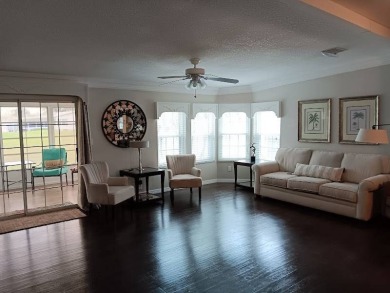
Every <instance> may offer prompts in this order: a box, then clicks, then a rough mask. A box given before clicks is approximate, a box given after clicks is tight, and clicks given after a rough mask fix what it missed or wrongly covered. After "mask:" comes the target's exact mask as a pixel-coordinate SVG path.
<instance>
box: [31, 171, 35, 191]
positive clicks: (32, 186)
mask: <svg viewBox="0 0 390 293" xmlns="http://www.w3.org/2000/svg"><path fill="white" fill-rule="evenodd" d="M31 189H32V192H34V191H35V182H34V176H33V175H32V174H31Z"/></svg>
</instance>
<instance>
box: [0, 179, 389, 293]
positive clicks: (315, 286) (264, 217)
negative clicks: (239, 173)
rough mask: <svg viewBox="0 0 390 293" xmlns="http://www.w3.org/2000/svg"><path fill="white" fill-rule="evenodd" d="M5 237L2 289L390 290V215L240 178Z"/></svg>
mask: <svg viewBox="0 0 390 293" xmlns="http://www.w3.org/2000/svg"><path fill="white" fill-rule="evenodd" d="M202 191H203V192H202V202H201V204H199V202H198V196H197V190H194V193H193V197H192V200H191V199H190V195H189V191H188V190H179V191H177V192H176V191H175V205H174V206H172V205H171V204H170V201H169V193H166V194H165V197H166V201H165V205H164V206H163V205H162V204H161V203H160V202H155V203H151V204H149V205H142V206H136V207H133V206H132V205H131V204H129V203H126V204H125V205H122V206H119V207H117V208H116V210H115V219H113V217H112V214H111V210H108V213H106V211H105V210H104V209H103V210H99V211H94V212H93V213H92V214H91V215H90V216H89V217H87V218H83V219H79V220H72V221H68V222H63V223H58V224H53V225H48V226H44V227H37V228H33V229H29V230H24V231H18V232H14V233H9V234H4V235H0V265H1V267H0V292H20V291H21V292H225V293H226V292H390V277H389V276H390V222H389V220H387V219H384V218H380V217H379V218H375V219H374V220H372V221H370V222H362V221H358V220H354V219H350V218H346V217H341V216H337V215H333V214H329V213H325V212H321V211H316V210H312V209H308V208H304V207H299V206H295V205H291V204H287V203H283V202H280V201H275V200H271V199H254V198H253V195H252V193H251V192H249V191H245V190H242V189H237V190H234V187H233V184H211V185H206V186H204V187H203V190H202Z"/></svg>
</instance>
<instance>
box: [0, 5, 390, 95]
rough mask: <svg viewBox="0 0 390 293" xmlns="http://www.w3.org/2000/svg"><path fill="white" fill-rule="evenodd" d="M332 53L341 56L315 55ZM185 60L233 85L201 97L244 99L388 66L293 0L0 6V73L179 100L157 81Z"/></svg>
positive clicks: (379, 53)
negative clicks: (253, 93)
mask: <svg viewBox="0 0 390 293" xmlns="http://www.w3.org/2000/svg"><path fill="white" fill-rule="evenodd" d="M336 46H337V47H344V48H347V49H348V51H345V52H342V53H340V54H339V56H338V57H336V58H329V57H324V56H322V55H321V54H320V51H321V50H324V49H328V48H332V47H336ZM191 57H199V58H201V63H200V65H199V66H200V67H203V68H205V69H206V73H209V74H213V75H217V76H222V77H227V78H236V79H239V80H240V82H239V83H238V84H237V85H230V84H224V83H219V82H213V81H208V87H207V88H206V90H205V93H233V92H247V91H255V90H259V89H264V88H270V87H274V86H278V85H282V84H288V83H292V82H297V81H302V80H308V79H313V78H317V77H322V76H327V75H332V74H337V73H341V72H347V71H353V70H358V69H363V68H369V67H373V66H378V65H383V64H390V39H388V38H384V37H381V36H378V35H375V34H373V33H371V32H368V31H366V30H364V29H361V28H359V27H357V26H354V25H352V24H350V23H348V22H346V21H343V20H341V19H338V18H336V17H335V16H332V15H329V14H327V13H325V12H323V11H320V10H317V9H315V8H313V7H311V6H309V5H306V4H304V3H302V2H300V1H297V0H279V1H277V0H261V1H259V0H245V1H243V0H241V1H239V0H237V1H233V0H213V1H206V0H186V1H185V0H166V1H161V0H160V1H159V0H153V1H151V0H143V1H142V0H139V1H134V0H122V1H119V0H118V1H109V0H83V1H80V0H62V1H60V0H58V1H53V0H41V1H34V0H19V1H0V75H15V76H29V75H32V76H43V77H51V78H67V79H68V78H69V79H72V80H76V81H81V82H86V83H89V84H90V85H91V86H97V87H99V86H105V87H121V88H132V89H138V90H154V91H173V92H180V91H182V90H183V89H184V81H180V82H176V83H172V84H166V85H163V86H160V84H162V83H163V82H164V81H163V80H161V79H158V78H157V76H162V75H181V74H183V73H184V70H185V69H186V68H188V67H191V64H190V63H189V61H188V60H189V59H190V58H191ZM10 72H12V73H10ZM37 74H39V75H37Z"/></svg>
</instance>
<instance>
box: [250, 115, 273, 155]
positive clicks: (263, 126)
mask: <svg viewBox="0 0 390 293" xmlns="http://www.w3.org/2000/svg"><path fill="white" fill-rule="evenodd" d="M252 129H253V132H252V142H254V143H255V148H256V158H257V159H260V160H265V161H272V160H274V159H275V155H276V151H277V150H278V149H279V147H280V118H278V117H276V115H275V113H274V112H272V111H261V112H256V113H255V114H254V116H253V128H252Z"/></svg>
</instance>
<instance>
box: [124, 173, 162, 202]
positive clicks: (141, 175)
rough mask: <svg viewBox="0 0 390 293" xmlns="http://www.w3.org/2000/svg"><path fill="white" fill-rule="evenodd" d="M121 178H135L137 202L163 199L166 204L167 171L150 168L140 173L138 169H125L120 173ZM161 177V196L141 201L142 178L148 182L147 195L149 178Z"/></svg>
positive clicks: (147, 184)
mask: <svg viewBox="0 0 390 293" xmlns="http://www.w3.org/2000/svg"><path fill="white" fill-rule="evenodd" d="M119 175H120V176H127V177H131V178H134V187H135V201H136V202H141V201H149V200H155V199H161V200H162V201H163V202H164V180H165V170H164V169H157V168H150V167H146V168H143V169H142V171H140V170H139V169H138V168H133V169H124V170H120V171H119ZM156 175H160V178H161V196H159V197H156V196H152V197H151V198H149V197H147V199H146V200H141V197H140V194H139V185H140V184H139V181H140V179H141V178H145V181H146V194H147V195H148V194H149V177H150V176H156Z"/></svg>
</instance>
